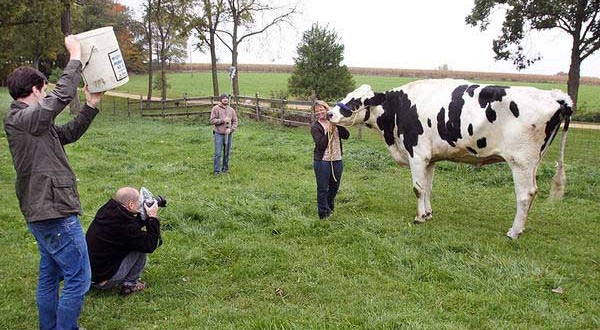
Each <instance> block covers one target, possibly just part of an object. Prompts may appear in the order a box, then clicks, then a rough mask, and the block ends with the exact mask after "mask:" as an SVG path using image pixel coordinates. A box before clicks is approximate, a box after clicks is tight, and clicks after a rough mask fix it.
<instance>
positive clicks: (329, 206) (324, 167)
mask: <svg viewBox="0 0 600 330" xmlns="http://www.w3.org/2000/svg"><path fill="white" fill-rule="evenodd" d="M313 167H314V170H315V177H316V179H317V210H318V212H319V218H321V219H323V218H326V217H328V216H329V215H330V214H331V212H333V209H334V208H335V196H336V195H337V192H338V189H339V188H340V182H341V181H342V172H343V171H344V163H343V161H341V160H336V161H333V162H330V161H325V160H315V161H314V162H313ZM332 170H333V173H332ZM334 176H335V178H334Z"/></svg>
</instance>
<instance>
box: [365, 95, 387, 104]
mask: <svg viewBox="0 0 600 330" xmlns="http://www.w3.org/2000/svg"><path fill="white" fill-rule="evenodd" d="M383 102H385V93H375V95H373V97H371V98H368V99H366V100H365V106H366V107H368V106H371V105H372V106H376V105H382V104H383Z"/></svg>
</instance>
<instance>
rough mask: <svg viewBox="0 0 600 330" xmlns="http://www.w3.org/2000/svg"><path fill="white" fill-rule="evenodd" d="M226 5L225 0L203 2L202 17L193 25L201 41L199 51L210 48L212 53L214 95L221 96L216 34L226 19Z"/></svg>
mask: <svg viewBox="0 0 600 330" xmlns="http://www.w3.org/2000/svg"><path fill="white" fill-rule="evenodd" d="M224 15H225V5H224V3H223V0H202V15H201V16H200V17H197V18H196V19H195V20H194V22H193V23H192V24H193V25H194V26H195V29H196V36H197V37H198V39H199V40H200V42H199V43H198V45H197V48H198V50H204V49H205V48H206V47H208V49H209V51H210V64H211V72H212V83H213V95H214V96H218V95H219V78H218V75H217V45H216V42H217V39H216V33H217V29H218V28H219V25H220V23H221V22H222V21H223V20H224V19H225V17H224Z"/></svg>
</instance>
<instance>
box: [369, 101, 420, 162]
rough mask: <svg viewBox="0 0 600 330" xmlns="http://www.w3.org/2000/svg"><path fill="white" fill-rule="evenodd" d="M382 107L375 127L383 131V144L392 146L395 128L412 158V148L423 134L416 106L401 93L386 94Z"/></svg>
mask: <svg viewBox="0 0 600 330" xmlns="http://www.w3.org/2000/svg"><path fill="white" fill-rule="evenodd" d="M382 106H383V114H382V115H381V116H379V118H377V126H378V127H379V129H380V130H381V131H383V137H384V139H385V142H386V143H387V145H389V146H391V145H393V144H394V140H395V136H394V128H396V129H397V130H398V136H400V135H402V137H403V139H402V140H403V142H404V148H405V149H406V151H408V153H409V154H410V156H411V157H413V155H414V152H413V147H414V146H416V145H417V143H418V142H419V135H421V134H423V132H424V131H423V125H421V122H420V121H419V114H418V113H417V106H416V105H415V104H412V102H411V101H410V99H409V98H408V95H407V94H405V93H404V92H403V91H389V92H386V93H385V102H383V104H382Z"/></svg>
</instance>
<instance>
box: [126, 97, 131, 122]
mask: <svg viewBox="0 0 600 330" xmlns="http://www.w3.org/2000/svg"><path fill="white" fill-rule="evenodd" d="M127 117H131V102H129V96H128V97H127Z"/></svg>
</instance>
